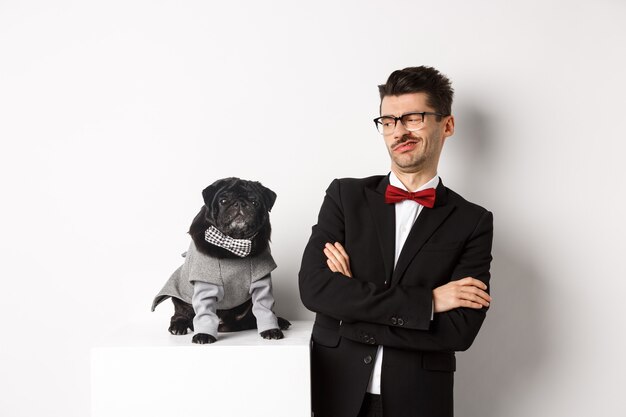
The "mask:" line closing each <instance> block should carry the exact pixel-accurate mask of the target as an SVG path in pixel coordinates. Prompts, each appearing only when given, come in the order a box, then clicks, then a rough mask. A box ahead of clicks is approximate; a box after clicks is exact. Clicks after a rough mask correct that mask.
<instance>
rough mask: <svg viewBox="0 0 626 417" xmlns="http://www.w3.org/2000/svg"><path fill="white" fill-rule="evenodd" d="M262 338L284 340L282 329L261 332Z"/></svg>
mask: <svg viewBox="0 0 626 417" xmlns="http://www.w3.org/2000/svg"><path fill="white" fill-rule="evenodd" d="M261 337H262V338H263V339H282V338H283V337H284V336H283V332H281V331H280V329H269V330H265V331H263V332H261Z"/></svg>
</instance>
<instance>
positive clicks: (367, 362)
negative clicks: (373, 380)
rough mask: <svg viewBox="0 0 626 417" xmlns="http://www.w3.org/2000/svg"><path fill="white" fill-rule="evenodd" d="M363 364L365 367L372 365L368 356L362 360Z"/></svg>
mask: <svg viewBox="0 0 626 417" xmlns="http://www.w3.org/2000/svg"><path fill="white" fill-rule="evenodd" d="M363 362H365V364H366V365H369V364H370V363H372V357H371V356H370V355H367V356H366V357H364V358H363Z"/></svg>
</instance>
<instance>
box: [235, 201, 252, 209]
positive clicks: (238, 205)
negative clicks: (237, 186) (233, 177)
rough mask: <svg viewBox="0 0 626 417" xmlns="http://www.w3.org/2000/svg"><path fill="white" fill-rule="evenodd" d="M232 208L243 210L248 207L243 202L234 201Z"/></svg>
mask: <svg viewBox="0 0 626 417" xmlns="http://www.w3.org/2000/svg"><path fill="white" fill-rule="evenodd" d="M233 206H235V208H245V207H248V204H247V203H246V202H245V201H235V204H233Z"/></svg>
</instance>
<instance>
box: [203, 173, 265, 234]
mask: <svg viewBox="0 0 626 417" xmlns="http://www.w3.org/2000/svg"><path fill="white" fill-rule="evenodd" d="M202 197H203V198H204V204H205V207H206V210H204V216H205V218H206V221H207V222H208V223H209V224H211V225H213V226H215V227H216V228H217V229H219V231H220V232H222V233H224V234H225V235H228V236H230V237H233V238H235V239H248V238H250V237H252V236H254V235H255V234H256V233H257V232H259V230H261V229H262V228H263V227H264V225H265V224H266V223H267V222H268V221H269V214H268V213H269V211H270V210H271V209H272V206H273V205H274V202H275V201H276V193H274V192H273V191H272V190H270V189H269V188H266V187H264V186H263V185H261V183H259V182H256V181H247V180H242V179H239V178H224V179H221V180H218V181H216V182H214V183H213V184H211V185H209V186H208V187H207V188H205V189H204V191H203V192H202Z"/></svg>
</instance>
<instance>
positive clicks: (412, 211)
mask: <svg viewBox="0 0 626 417" xmlns="http://www.w3.org/2000/svg"><path fill="white" fill-rule="evenodd" d="M389 184H391V185H393V186H394V187H398V188H401V189H403V190H405V191H410V190H407V188H406V187H405V186H404V184H402V182H400V180H399V179H398V177H397V176H396V174H394V173H393V171H392V172H391V173H390V174H389ZM438 184H439V175H435V176H434V177H433V178H432V179H431V180H430V181H428V182H427V183H426V184H424V185H422V186H421V187H419V188H418V189H417V190H412V191H413V192H417V191H421V190H425V189H426V188H435V189H436V188H437V185H438ZM395 205H396V253H395V257H394V261H393V266H394V268H395V266H396V263H397V262H398V258H399V257H400V252H401V251H402V247H403V246H404V242H405V241H406V238H407V237H408V236H409V232H410V231H411V228H412V227H413V223H415V220H416V219H417V216H419V214H420V213H421V211H422V208H423V207H424V206H422V205H421V204H419V203H417V202H415V201H413V200H404V201H401V202H399V203H395ZM431 320H432V315H431ZM382 364H383V347H382V345H379V346H378V351H377V352H376V360H375V362H374V368H373V369H372V375H371V376H370V382H369V384H368V385H367V392H369V393H372V394H380V374H381V368H382Z"/></svg>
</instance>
